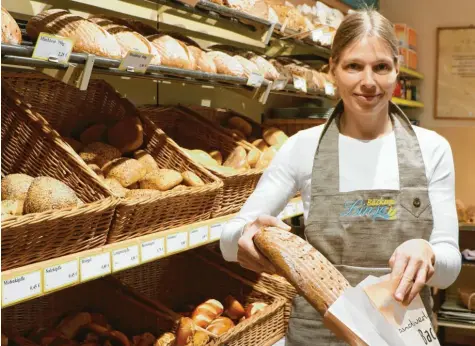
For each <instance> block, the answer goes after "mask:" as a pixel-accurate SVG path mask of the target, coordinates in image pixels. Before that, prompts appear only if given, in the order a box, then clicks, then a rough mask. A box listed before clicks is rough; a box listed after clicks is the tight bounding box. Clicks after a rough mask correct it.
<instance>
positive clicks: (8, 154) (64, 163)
mask: <svg viewBox="0 0 475 346" xmlns="http://www.w3.org/2000/svg"><path fill="white" fill-rule="evenodd" d="M116 203H117V201H116V199H115V198H114V197H112V195H111V194H110V192H109V190H108V189H107V188H105V187H104V186H103V184H102V183H101V181H100V180H99V178H98V177H97V176H96V175H95V174H94V173H92V171H90V169H89V168H88V167H87V165H86V164H84V163H83V162H82V161H81V160H80V159H79V157H78V156H77V155H76V154H75V153H74V151H72V150H71V148H70V147H69V146H68V145H67V144H65V143H64V142H63V141H62V140H61V137H60V136H59V134H58V133H57V132H56V131H54V130H51V129H50V128H49V126H48V124H47V122H46V120H45V119H44V118H43V117H42V116H41V115H40V114H38V113H36V112H35V111H34V110H33V109H32V108H31V107H30V106H29V105H27V104H26V103H25V102H24V101H23V99H22V98H21V97H20V96H19V94H17V93H16V92H15V91H14V90H12V89H11V88H9V87H8V86H7V85H5V83H2V271H5V270H8V269H13V268H16V267H21V266H25V265H28V264H31V263H35V262H40V261H44V260H48V259H51V258H56V257H60V256H64V255H68V254H71V253H77V252H80V251H85V250H88V249H92V248H95V247H100V246H102V245H104V244H105V243H106V240H107V234H108V231H109V227H110V224H111V221H112V218H113V216H114V210H115V206H116Z"/></svg>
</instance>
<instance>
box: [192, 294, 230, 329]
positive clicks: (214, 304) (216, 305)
mask: <svg viewBox="0 0 475 346" xmlns="http://www.w3.org/2000/svg"><path fill="white" fill-rule="evenodd" d="M223 311H224V307H223V305H222V304H221V303H220V302H219V301H218V300H216V299H209V300H207V301H206V302H204V303H202V304H200V305H198V306H197V307H196V308H195V309H194V310H193V313H192V315H191V319H192V320H193V322H194V323H195V324H196V325H197V326H199V327H201V328H206V327H208V326H209V324H210V323H211V322H212V321H213V320H214V319H216V318H217V317H219V316H221V314H222V313H223Z"/></svg>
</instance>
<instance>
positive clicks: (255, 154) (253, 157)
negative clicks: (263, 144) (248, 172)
mask: <svg viewBox="0 0 475 346" xmlns="http://www.w3.org/2000/svg"><path fill="white" fill-rule="evenodd" d="M260 157H261V152H260V151H259V149H257V148H252V149H251V150H249V152H248V153H247V163H248V164H249V166H250V167H251V168H254V167H256V165H257V162H259V159H260Z"/></svg>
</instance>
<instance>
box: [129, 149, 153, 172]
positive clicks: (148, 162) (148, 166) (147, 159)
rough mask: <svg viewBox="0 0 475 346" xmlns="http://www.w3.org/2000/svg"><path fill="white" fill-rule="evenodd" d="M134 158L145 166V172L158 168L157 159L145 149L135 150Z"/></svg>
mask: <svg viewBox="0 0 475 346" xmlns="http://www.w3.org/2000/svg"><path fill="white" fill-rule="evenodd" d="M134 159H136V160H138V161H139V162H140V163H141V164H142V166H144V167H145V170H146V172H147V174H148V173H152V172H153V171H157V170H158V164H157V161H155V159H154V158H153V157H152V155H150V154H149V153H147V152H146V151H145V150H138V151H136V152H135V153H134Z"/></svg>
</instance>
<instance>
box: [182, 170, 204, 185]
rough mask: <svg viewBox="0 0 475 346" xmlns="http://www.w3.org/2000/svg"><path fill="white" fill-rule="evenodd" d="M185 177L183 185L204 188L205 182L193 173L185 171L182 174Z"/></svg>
mask: <svg viewBox="0 0 475 346" xmlns="http://www.w3.org/2000/svg"><path fill="white" fill-rule="evenodd" d="M181 176H182V177H183V183H184V184H185V185H188V186H204V185H205V183H204V181H203V180H202V179H201V178H200V177H199V176H197V175H196V174H195V173H193V172H191V171H185V172H183V173H181Z"/></svg>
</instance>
